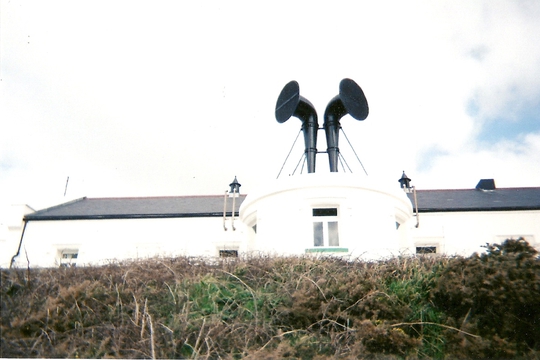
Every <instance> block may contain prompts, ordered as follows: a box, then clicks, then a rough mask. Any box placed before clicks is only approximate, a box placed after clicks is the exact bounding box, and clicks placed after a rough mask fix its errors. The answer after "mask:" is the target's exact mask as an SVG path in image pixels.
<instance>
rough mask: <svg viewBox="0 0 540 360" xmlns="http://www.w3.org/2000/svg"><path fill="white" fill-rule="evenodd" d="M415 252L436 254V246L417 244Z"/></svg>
mask: <svg viewBox="0 0 540 360" xmlns="http://www.w3.org/2000/svg"><path fill="white" fill-rule="evenodd" d="M416 253H417V254H419V255H427V254H436V253H437V247H436V246H417V247H416Z"/></svg>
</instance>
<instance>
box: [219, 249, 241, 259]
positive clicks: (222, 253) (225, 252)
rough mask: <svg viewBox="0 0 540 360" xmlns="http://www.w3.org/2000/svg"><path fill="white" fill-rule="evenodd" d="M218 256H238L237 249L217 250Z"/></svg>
mask: <svg viewBox="0 0 540 360" xmlns="http://www.w3.org/2000/svg"><path fill="white" fill-rule="evenodd" d="M219 257H222V258H230V257H238V250H219Z"/></svg>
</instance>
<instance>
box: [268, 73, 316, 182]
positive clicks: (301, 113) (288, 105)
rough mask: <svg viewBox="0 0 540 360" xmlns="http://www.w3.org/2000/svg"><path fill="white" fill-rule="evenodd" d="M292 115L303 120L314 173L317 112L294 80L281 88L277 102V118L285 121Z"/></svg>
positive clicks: (306, 145)
mask: <svg viewBox="0 0 540 360" xmlns="http://www.w3.org/2000/svg"><path fill="white" fill-rule="evenodd" d="M291 116H294V117H296V118H298V119H300V120H301V121H302V132H303V133H304V144H305V150H304V151H305V154H306V159H307V165H308V173H314V172H315V161H316V156H317V131H318V130H319V123H318V118H317V112H316V111H315V108H314V107H313V105H312V104H311V103H310V102H309V101H308V100H307V99H306V98H304V97H303V96H300V87H299V85H298V83H297V82H296V81H294V80H293V81H291V82H289V83H288V84H287V85H285V87H284V88H283V90H281V93H280V94H279V97H278V100H277V103H276V120H277V121H278V122H279V123H284V122H285V121H287V120H288V119H289V118H290V117H291Z"/></svg>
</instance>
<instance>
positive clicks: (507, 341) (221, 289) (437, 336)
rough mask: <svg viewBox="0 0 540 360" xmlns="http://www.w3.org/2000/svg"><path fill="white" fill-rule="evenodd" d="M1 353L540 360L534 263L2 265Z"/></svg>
mask: <svg viewBox="0 0 540 360" xmlns="http://www.w3.org/2000/svg"><path fill="white" fill-rule="evenodd" d="M1 276H2V284H1V319H2V322H1V344H0V348H1V350H0V352H1V353H0V357H3V358H6V357H24V358H59V357H62V358H66V357H67V358H201V359H205V358H210V359H218V358H223V359H241V358H251V359H283V358H285V359H286V358H290V359H324V358H340V359H348V358H350V359H357V358H368V359H417V358H430V359H431V358H451V359H456V358H463V359H470V358H504V359H508V358H516V359H535V358H539V357H540V259H539V257H538V253H537V252H536V250H534V248H532V247H531V246H529V244H528V243H526V242H525V241H524V240H522V239H519V240H507V241H505V242H504V243H502V244H492V245H487V246H486V252H485V253H483V254H480V255H479V254H474V255H473V256H471V257H468V258H463V257H428V256H426V257H412V258H411V257H395V258H392V259H387V260H381V261H377V262H365V261H360V260H343V259H338V258H332V257H313V256H305V257H304V256H301V257H269V256H264V255H261V256H252V257H246V258H227V259H220V260H215V259H214V260H211V259H204V258H190V257H177V258H155V259H148V260H144V261H140V260H139V261H132V262H122V263H111V264H108V265H104V266H99V267H97V266H96V267H73V268H54V269H50V268H48V269H33V268H25V269H10V270H7V269H2V270H1Z"/></svg>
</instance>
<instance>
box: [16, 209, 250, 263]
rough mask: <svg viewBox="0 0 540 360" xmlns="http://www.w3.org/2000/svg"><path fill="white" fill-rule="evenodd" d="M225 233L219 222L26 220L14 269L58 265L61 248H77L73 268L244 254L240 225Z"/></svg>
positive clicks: (215, 218) (206, 220)
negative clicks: (222, 253) (159, 258)
mask: <svg viewBox="0 0 540 360" xmlns="http://www.w3.org/2000/svg"><path fill="white" fill-rule="evenodd" d="M227 225H228V227H229V230H228V231H224V230H223V219H222V218H219V217H214V218H164V219H113V220H64V221H29V222H28V224H27V226H26V231H25V235H24V241H23V246H22V249H21V254H20V255H19V256H18V257H17V262H16V266H19V267H21V266H22V267H26V266H27V265H28V264H27V257H28V261H29V263H30V266H43V267H48V266H58V265H59V261H60V257H61V251H62V250H71V249H74V250H77V251H78V258H77V260H76V262H77V266H80V265H90V264H103V263H107V262H109V261H114V260H125V259H136V258H146V257H152V256H155V255H160V256H177V255H189V256H218V255H219V250H220V249H223V250H234V249H238V250H239V251H240V252H246V251H247V248H246V242H245V241H243V239H244V238H245V235H244V227H243V226H242V224H241V223H240V222H239V221H238V220H236V221H235V225H236V228H237V230H236V231H232V230H231V229H230V222H228V223H227Z"/></svg>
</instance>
